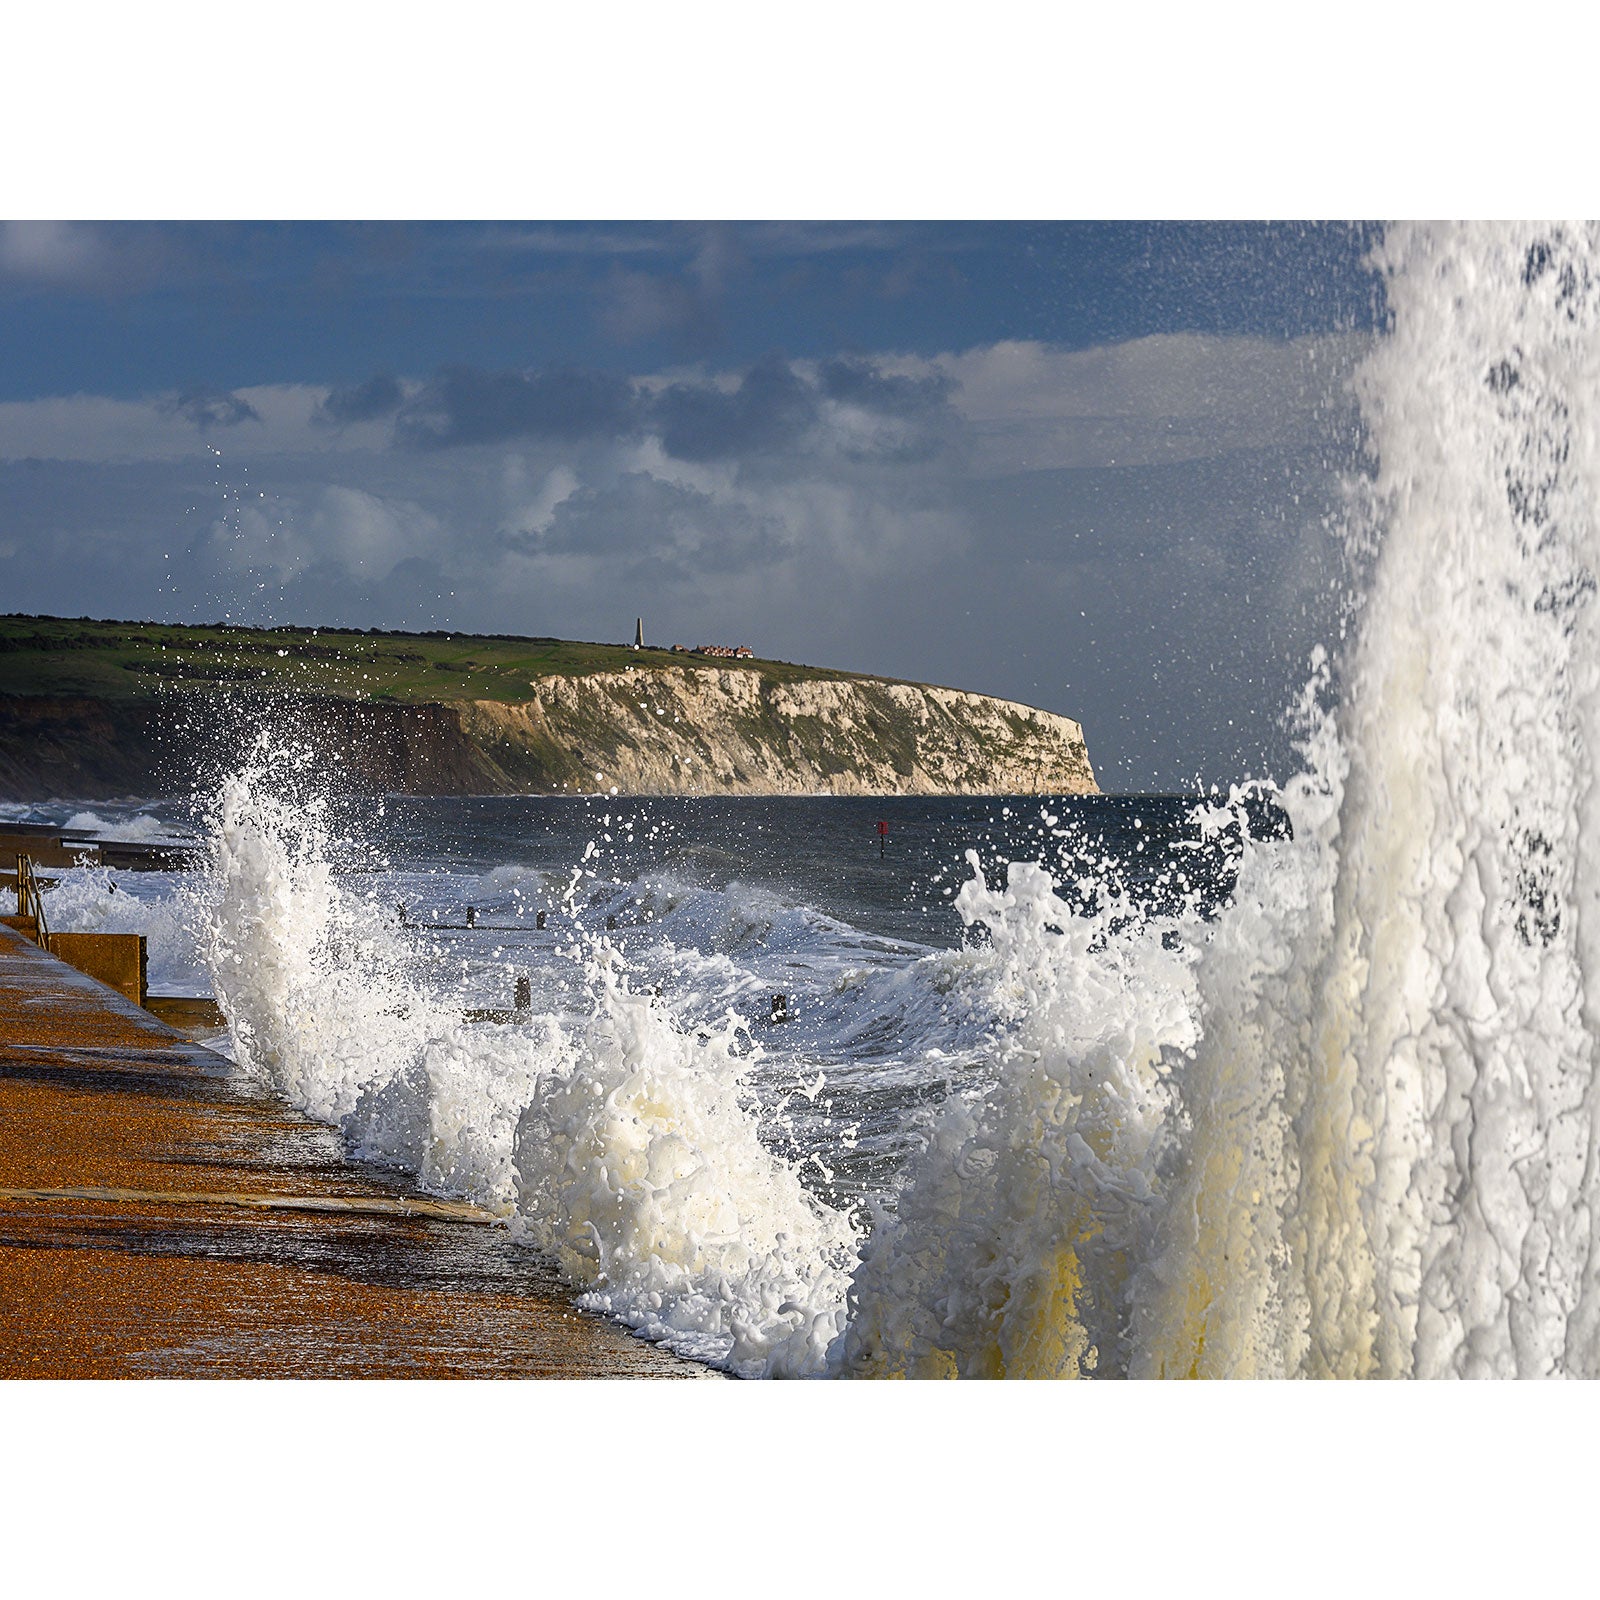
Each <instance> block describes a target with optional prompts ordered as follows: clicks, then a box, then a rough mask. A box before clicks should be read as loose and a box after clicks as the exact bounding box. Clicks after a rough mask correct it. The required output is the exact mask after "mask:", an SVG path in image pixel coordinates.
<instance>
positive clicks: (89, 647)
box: [0, 615, 894, 705]
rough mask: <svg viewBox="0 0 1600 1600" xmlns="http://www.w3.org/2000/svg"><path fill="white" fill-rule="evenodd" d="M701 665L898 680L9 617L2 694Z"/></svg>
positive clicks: (526, 645) (110, 694)
mask: <svg viewBox="0 0 1600 1600" xmlns="http://www.w3.org/2000/svg"><path fill="white" fill-rule="evenodd" d="M696 664H705V665H712V664H714V665H716V666H717V667H719V668H726V669H729V670H734V671H746V672H753V673H756V674H758V675H759V676H760V677H761V678H762V679H763V680H765V681H766V682H767V683H770V684H780V683H797V682H850V681H856V680H860V681H867V682H877V683H883V682H891V681H894V680H890V679H882V678H869V677H864V675H862V674H858V673H850V672H837V671H834V670H831V669H829V668H826V667H802V666H795V665H793V664H792V663H790V662H786V661H761V660H742V661H734V660H728V659H725V658H707V657H704V656H700V655H697V654H693V653H688V654H684V653H674V652H672V651H669V650H649V649H646V650H634V649H632V648H631V647H629V646H626V645H616V644H585V643H581V642H576V641H573V640H568V639H541V638H518V637H516V636H512V635H499V636H497V635H476V634H460V633H382V632H379V631H378V630H376V629H373V630H370V631H368V632H362V631H361V630H359V629H341V628H288V627H285V628H240V627H232V626H227V625H222V624H216V625H212V626H207V627H184V626H180V625H178V624H174V623H165V622H101V621H96V620H93V619H90V618H87V617H80V618H75V619H74V618H64V617H30V616H19V615H11V616H3V617H0V695H56V696H83V697H86V698H90V699H95V700H106V701H112V702H118V701H122V702H125V701H129V700H145V699H151V698H154V697H156V696H157V694H158V693H159V692H160V691H162V690H171V689H186V690H193V691H198V692H202V693H203V692H205V691H206V690H207V689H208V688H214V687H220V686H229V687H233V686H237V685H239V684H255V685H257V686H260V687H271V688H278V689H283V690H289V691H292V692H294V693H297V694H307V695H319V696H331V697H335V698H338V699H342V700H379V701H390V702H396V703H399V704H403V705H422V704H428V703H450V702H457V701H466V700H504V701H507V702H510V703H513V704H514V703H516V702H517V701H521V700H526V699H527V698H528V692H529V689H530V688H531V687H532V686H533V685H534V684H535V683H536V682H537V681H538V680H540V679H543V678H551V677H583V676H586V675H588V674H590V673H595V672H621V671H623V670H625V669H626V668H629V667H633V668H640V667H666V666H688V665H696Z"/></svg>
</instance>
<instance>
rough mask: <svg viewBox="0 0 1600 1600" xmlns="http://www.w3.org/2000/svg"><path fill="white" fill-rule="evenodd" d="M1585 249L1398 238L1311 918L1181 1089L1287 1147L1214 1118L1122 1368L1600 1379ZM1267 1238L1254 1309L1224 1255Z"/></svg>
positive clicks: (1312, 879)
mask: <svg viewBox="0 0 1600 1600" xmlns="http://www.w3.org/2000/svg"><path fill="white" fill-rule="evenodd" d="M1596 254H1597V238H1596V234H1595V231H1594V230H1593V229H1588V230H1569V229H1540V228H1533V227H1513V228H1483V227H1470V228H1402V229H1392V230H1390V232H1389V234H1388V236H1387V238H1386V241H1385V244H1384V246H1383V250H1382V255H1381V265H1382V267H1383V269H1384V271H1385V273H1386V276H1387V281H1388V289H1389V303H1390V306H1391V308H1392V310H1393V314H1394V326H1393V328H1392V330H1391V331H1390V332H1389V333H1388V335H1387V336H1386V337H1385V338H1384V339H1383V340H1382V341H1381V342H1380V344H1379V346H1378V347H1377V349H1376V350H1375V351H1374V353H1373V355H1372V356H1371V358H1370V359H1369V361H1368V362H1367V363H1366V365H1365V367H1364V368H1363V369H1362V371H1361V373H1360V375H1359V385H1360V391H1361V398H1362V403H1363V408H1364V412H1365V415H1366V418H1367V422H1368V426H1369V428H1370V431H1371V436H1372V442H1373V446H1374V449H1375V452H1376V455H1377V458H1378V462H1379V471H1378V477H1377V481H1376V484H1375V486H1374V487H1375V490H1376V504H1377V507H1378V510H1379V516H1380V519H1381V521H1380V523H1379V525H1378V526H1377V527H1375V528H1363V527H1360V526H1357V527H1356V528H1355V529H1354V530H1353V534H1354V537H1356V538H1357V539H1358V540H1363V541H1365V540H1369V539H1370V540H1371V541H1372V542H1373V543H1375V544H1376V547H1377V557H1376V562H1375V565H1374V568H1373V572H1372V578H1371V582H1370V587H1369V590H1368V593H1367V595H1366V597H1365V601H1364V605H1363V607H1362V609H1361V612H1360V616H1359V627H1358V635H1357V642H1356V645H1355V648H1354V651H1353V652H1352V655H1351V658H1350V660H1349V662H1348V664H1347V670H1346V672H1345V675H1344V690H1343V695H1342V700H1341V704H1340V707H1339V711H1338V717H1337V748H1336V749H1334V748H1333V747H1332V746H1331V742H1324V744H1323V745H1322V747H1321V750H1320V752H1319V759H1318V760H1317V761H1316V762H1314V763H1313V774H1312V779H1311V781H1310V782H1308V784H1307V785H1306V787H1305V789H1304V791H1303V792H1304V794H1305V796H1306V797H1307V798H1308V799H1309V798H1310V796H1311V793H1312V791H1313V789H1314V788H1315V787H1316V780H1317V778H1318V777H1320V778H1321V779H1322V780H1323V788H1324V790H1325V793H1326V795H1327V796H1328V798H1329V800H1330V801H1331V802H1332V809H1330V810H1328V811H1327V812H1326V814H1325V815H1324V816H1322V817H1321V818H1320V819H1318V820H1317V821H1315V822H1314V823H1313V824H1312V826H1310V827H1309V828H1307V829H1305V830H1303V838H1302V847H1303V848H1304V849H1305V850H1308V851H1312V852H1316V853H1317V856H1316V859H1307V858H1302V859H1301V861H1300V862H1299V863H1298V864H1297V867H1296V870H1302V871H1304V873H1305V875H1306V877H1307V881H1308V885H1309V887H1310V888H1311V889H1312V890H1313V893H1312V894H1311V896H1310V898H1309V900H1308V909H1309V910H1310V911H1311V914H1310V915H1308V916H1307V917H1306V918H1305V919H1304V920H1303V922H1302V923H1301V924H1300V925H1299V927H1298V928H1297V929H1296V928H1293V927H1285V929H1284V930H1283V931H1284V933H1285V935H1286V936H1287V938H1288V940H1289V943H1288V946H1287V948H1288V950H1289V952H1290V959H1289V960H1288V961H1287V962H1285V963H1280V964H1278V970H1277V972H1276V974H1275V975H1274V977H1273V979H1272V983H1273V985H1274V986H1275V988H1276V990H1277V993H1276V995H1275V996H1274V995H1269V994H1268V993H1267V991H1266V990H1265V989H1264V988H1263V985H1262V983H1261V981H1260V980H1259V979H1256V980H1251V979H1248V978H1247V977H1246V975H1244V974H1239V973H1236V974H1234V975H1233V978H1232V983H1231V990H1232V993H1231V997H1230V994H1229V992H1228V991H1229V987H1230V985H1229V984H1226V983H1224V984H1217V985H1214V986H1213V991H1214V992H1213V994H1212V996H1211V999H1210V1003H1209V1005H1208V1008H1207V1019H1206V1037H1205V1040H1204V1042H1203V1044H1202V1047H1201V1049H1200V1051H1199V1052H1198V1054H1197V1057H1196V1060H1195V1062H1194V1063H1193V1064H1192V1066H1191V1067H1190V1069H1189V1071H1188V1074H1187V1079H1188V1081H1190V1082H1212V1083H1221V1082H1233V1083H1237V1084H1243V1085H1253V1086H1254V1094H1255V1096H1256V1099H1255V1102H1254V1109H1253V1117H1254V1120H1255V1122H1256V1124H1257V1125H1258V1126H1259V1125H1261V1124H1265V1125H1266V1126H1268V1127H1269V1128H1271V1129H1272V1130H1273V1132H1272V1139H1273V1141H1274V1142H1279V1143H1281V1145H1282V1154H1281V1155H1278V1156H1274V1155H1271V1154H1268V1155H1267V1156H1266V1158H1265V1159H1260V1160H1256V1161H1254V1162H1252V1161H1251V1157H1252V1155H1253V1153H1254V1152H1255V1149H1256V1145H1257V1140H1256V1138H1255V1137H1254V1136H1252V1138H1250V1139H1246V1138H1245V1137H1244V1130H1243V1129H1238V1130H1235V1131H1233V1132H1231V1133H1230V1132H1229V1131H1228V1129H1227V1125H1226V1124H1223V1125H1221V1127H1220V1128H1219V1126H1218V1125H1216V1124H1213V1125H1212V1126H1210V1127H1209V1128H1202V1127H1199V1126H1197V1128H1196V1132H1195V1134H1194V1136H1193V1138H1192V1140H1191V1144H1190V1153H1191V1162H1190V1165H1191V1172H1190V1177H1189V1181H1188V1184H1187V1187H1186V1189H1185V1190H1184V1195H1183V1199H1184V1203H1183V1205H1181V1206H1180V1205H1179V1203H1178V1201H1177V1198H1176V1197H1175V1198H1174V1201H1173V1203H1172V1204H1171V1205H1170V1206H1169V1207H1168V1209H1167V1218H1168V1226H1167V1228H1166V1229H1165V1237H1164V1241H1163V1250H1162V1252H1161V1253H1160V1255H1159V1256H1158V1265H1159V1267H1160V1269H1161V1270H1160V1272H1159V1273H1158V1274H1157V1275H1156V1276H1157V1277H1159V1279H1160V1281H1161V1282H1162V1283H1163V1284H1164V1285H1166V1286H1167V1292H1166V1293H1165V1294H1164V1295H1162V1294H1154V1295H1152V1296H1151V1297H1150V1298H1149V1299H1148V1300H1147V1302H1146V1303H1145V1305H1144V1306H1143V1307H1142V1308H1141V1311H1142V1316H1141V1321H1140V1329H1141V1337H1142V1343H1141V1349H1140V1358H1139V1360H1138V1361H1137V1362H1136V1363H1135V1364H1134V1367H1133V1370H1135V1371H1150V1372H1164V1373H1172V1374H1181V1373H1190V1372H1193V1373H1200V1374H1207V1373H1221V1372H1248V1371H1263V1372H1271V1371H1281V1372H1287V1373H1304V1374H1307V1375H1350V1376H1356V1375H1363V1374H1371V1375H1416V1376H1434V1375H1445V1374H1455V1375H1462V1376H1472V1375H1484V1376H1488V1375H1504V1376H1510V1375H1543V1374H1557V1373H1567V1374H1572V1375H1593V1374H1595V1373H1596V1372H1597V1371H1600V1339H1597V1331H1600V1330H1597V1322H1600V1285H1597V1282H1596V1269H1595V1264H1594V1250H1595V1244H1594V1241H1595V1238H1596V1233H1595V1228H1594V1207H1595V1200H1596V1195H1595V1188H1594V1185H1595V1182H1596V1175H1595V1174H1596V1168H1595V1161H1594V1152H1595V1135H1596V1129H1597V1126H1600V1119H1597V1112H1600V1105H1597V1102H1596V1095H1597V1089H1596V1083H1595V1073H1594V1066H1595V1060H1594V1050H1595V1037H1596V1033H1595V1016H1594V1011H1593V1007H1594V1003H1595V1002H1594V998H1593V996H1594V985H1595V977H1596V974H1597V971H1600V968H1597V966H1596V955H1597V951H1596V949H1595V944H1594V940H1595V934H1594V907H1595V902H1596V883H1595V863H1594V860H1593V850H1592V846H1591V845H1590V843H1589V841H1590V840H1592V838H1593V837H1594V836H1595V835H1594V833H1593V828H1594V825H1595V823H1596V821H1597V817H1596V814H1595V813H1596V800H1595V784H1594V769H1593V755H1592V752H1593V749H1594V738H1595V732H1596V728H1595V709H1596V687H1597V686H1596V672H1597V667H1600V657H1597V653H1596V649H1595V644H1596V641H1595V638H1594V618H1593V606H1592V603H1591V601H1592V596H1593V592H1594V585H1595V578H1594V573H1595V570H1596V557H1597V554H1600V552H1597V550H1596V529H1595V525H1594V520H1593V515H1594V507H1595V505H1596V489H1597V487H1600V485H1597V484H1596V481H1595V472H1596V461H1595V454H1594V439H1595V429H1596V426H1597V423H1600V415H1597V412H1596V406H1597V403H1600V325H1597V310H1600V307H1597V286H1596V277H1595V270H1596ZM1219 975H1220V974H1219ZM1285 980H1288V981H1285ZM1264 1001H1265V1002H1266V1003H1265V1004H1263V1002H1264ZM1249 1017H1254V1018H1255V1019H1256V1021H1255V1023H1254V1024H1253V1025H1252V1026H1250V1027H1249V1028H1248V1030H1247V1031H1241V1029H1240V1027H1239V1025H1238V1019H1241V1018H1249ZM1208 1140H1209V1143H1210V1146H1211V1149H1210V1151H1209V1153H1208V1154H1202V1152H1203V1150H1204V1148H1205V1145H1206V1142H1207V1141H1208ZM1230 1162H1232V1163H1234V1164H1237V1165H1238V1166H1240V1167H1241V1168H1242V1167H1244V1166H1246V1165H1248V1166H1249V1167H1250V1171H1251V1174H1252V1178H1251V1181H1250V1182H1248V1183H1245V1184H1239V1183H1236V1182H1234V1181H1232V1180H1231V1179H1230V1177H1229V1172H1228V1169H1229V1166H1230ZM1258 1196H1259V1199H1258V1198H1257V1197H1258ZM1196 1216H1199V1217H1200V1218H1202V1219H1203V1220H1202V1221H1201V1222H1200V1223H1199V1224H1198V1225H1196V1223H1195V1222H1194V1221H1193V1220H1192V1219H1193V1218H1194V1217H1196ZM1257 1216H1264V1217H1266V1218H1269V1219H1273V1218H1275V1219H1277V1220H1276V1222H1274V1223H1272V1224H1271V1225H1270V1226H1269V1227H1268V1229H1267V1231H1268V1232H1269V1233H1270V1232H1271V1231H1272V1228H1273V1227H1280V1226H1281V1230H1282V1234H1281V1238H1282V1243H1281V1245H1280V1246H1276V1247H1275V1250H1274V1254H1275V1256H1276V1258H1277V1260H1278V1261H1279V1266H1278V1269H1277V1271H1276V1273H1275V1276H1274V1284H1275V1289H1274V1292H1273V1294H1272V1295H1270V1296H1267V1297H1263V1296H1261V1295H1260V1294H1259V1293H1258V1291H1257V1290H1256V1289H1255V1288H1254V1286H1253V1285H1252V1283H1251V1279H1250V1275H1249V1273H1248V1272H1243V1273H1241V1272H1237V1271H1236V1270H1235V1269H1236V1267H1237V1266H1238V1261H1237V1258H1236V1257H1235V1256H1234V1255H1233V1254H1232V1252H1219V1250H1218V1248H1217V1245H1216V1241H1218V1240H1223V1239H1226V1240H1230V1241H1231V1240H1236V1239H1238V1238H1239V1237H1240V1236H1241V1235H1242V1234H1248V1233H1249V1231H1250V1229H1251V1226H1252V1218H1254V1217H1257ZM1247 1259H1250V1258H1247ZM1175 1286H1182V1287H1181V1292H1177V1291H1176V1289H1175Z"/></svg>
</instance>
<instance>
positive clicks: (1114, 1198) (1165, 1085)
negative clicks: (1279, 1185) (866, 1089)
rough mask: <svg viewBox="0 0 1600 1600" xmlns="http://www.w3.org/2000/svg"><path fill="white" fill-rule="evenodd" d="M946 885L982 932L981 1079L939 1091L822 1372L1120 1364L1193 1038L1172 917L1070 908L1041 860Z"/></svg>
mask: <svg viewBox="0 0 1600 1600" xmlns="http://www.w3.org/2000/svg"><path fill="white" fill-rule="evenodd" d="M969 865H970V867H971V870H972V874H973V875H972V877H971V879H970V880H969V881H968V882H967V883H966V884H965V885H964V886H963V888H962V890H961V892H960V894H959V895H958V896H957V897H956V908H957V910H958V911H959V913H960V914H961V916H962V918H963V920H964V921H965V922H967V923H968V924H969V925H982V926H983V927H985V928H987V930H988V932H989V937H990V941H991V949H990V951H989V952H988V955H989V960H988V961H987V963H986V964H985V965H986V971H985V973H984V987H985V990H986V998H987V999H988V1001H989V1003H990V1005H991V1006H992V1008H993V1010H992V1013H991V1015H992V1018H993V1022H992V1032H991V1043H990V1050H991V1052H992V1055H991V1067H992V1078H991V1079H990V1081H989V1082H988V1083H987V1084H986V1085H985V1086H984V1087H983V1088H982V1089H981V1090H979V1091H978V1092H976V1093H974V1094H972V1095H971V1096H970V1097H969V1096H956V1097H953V1098H952V1099H951V1100H950V1101H949V1102H948V1103H947V1104H946V1106H945V1107H944V1109H943V1110H942V1112H941V1113H940V1114H939V1115H938V1117H937V1118H936V1119H935V1121H934V1123H933V1125H932V1127H931V1129H930V1130H929V1134H928V1139H927V1146H926V1149H925V1150H924V1151H923V1153H922V1154H921V1156H920V1157H919V1159H918V1160H917V1161H916V1162H915V1163H914V1164H913V1165H912V1167H911V1169H910V1172H909V1174H908V1177H907V1181H906V1182H905V1184H904V1186H903V1187H902V1188H901V1189H900V1191H899V1193H898V1194H897V1195H896V1196H895V1204H894V1211H893V1214H892V1215H890V1214H889V1213H888V1212H887V1210H885V1209H881V1208H880V1212H879V1215H878V1218H877V1225H876V1227H875V1229H874V1231H873V1233H872V1236H871V1238H870V1239H869V1241H868V1244H867V1246H866V1249H865V1251H864V1254H863V1259H862V1264H861V1267H860V1268H859V1270H858V1271H857V1273H856V1275H855V1279H854V1281H853V1283H852V1285H851V1290H850V1304H851V1315H850V1321H849V1324H848V1326H847V1328H846V1330H845V1332H844V1334H843V1336H842V1337H841V1338H840V1340H839V1341H838V1342H837V1343H836V1345H835V1347H834V1349H833V1351H832V1352H831V1360H832V1364H833V1368H834V1370H835V1371H837V1372H840V1373H842V1374H846V1375H850V1376H865V1377H887V1376H905V1377H1076V1376H1080V1375H1087V1374H1090V1373H1094V1372H1097V1371H1100V1370H1102V1369H1104V1370H1111V1371H1119V1370H1122V1368H1123V1367H1124V1366H1125V1364H1126V1360H1127V1352H1126V1350H1125V1348H1124V1341H1125V1328H1126V1324H1127V1320H1128V1305H1127V1296H1128V1292H1129V1287H1130V1282H1131V1274H1132V1273H1133V1271H1134V1269H1135V1268H1136V1267H1137V1266H1138V1264H1139V1261H1140V1259H1141V1256H1142V1253H1143V1250H1144V1245H1145V1240H1146V1237H1147V1235H1148V1233H1149V1231H1150V1227H1151V1207H1152V1205H1153V1203H1154V1201H1155V1199H1156V1197H1157V1182H1158V1172H1157V1168H1158V1162H1159V1157H1160V1154H1161V1134H1162V1132H1163V1129H1164V1127H1165V1125H1166V1122H1167V1120H1168V1116H1169V1113H1170V1106H1171V1087H1170V1081H1169V1075H1170V1070H1171V1067H1172V1065H1173V1064H1174V1062H1176V1061H1177V1060H1178V1059H1179V1058H1180V1057H1181V1055H1182V1053H1183V1052H1184V1051H1185V1050H1186V1049H1188V1048H1189V1047H1191V1046H1192V1045H1193V1043H1194V1040H1195V1000H1194V992H1193V979H1192V974H1191V965H1192V961H1191V957H1190V956H1189V955H1188V953H1187V952H1186V948H1185V945H1184V942H1183V940H1182V939H1181V938H1180V937H1173V938H1172V939H1170V940H1168V939H1166V938H1163V936H1162V935H1163V933H1164V932H1165V933H1168V934H1173V935H1176V934H1177V931H1178V930H1177V926H1176V924H1174V923H1168V924H1166V925H1165V926H1164V927H1163V926H1162V925H1159V924H1152V923H1151V922H1149V921H1148V920H1147V919H1145V918H1144V917H1141V916H1138V915H1137V914H1136V913H1135V911H1134V910H1133V908H1132V907H1130V906H1129V905H1127V904H1126V903H1125V902H1122V901H1119V900H1115V899H1113V900H1108V901H1107V903H1106V904H1105V905H1104V906H1102V908H1101V909H1100V910H1099V912H1098V913H1097V914H1096V915H1094V916H1074V915H1073V914H1072V912H1071V910H1070V908H1069V907H1068V906H1067V904H1066V903H1065V902H1064V901H1063V900H1062V899H1061V898H1060V896H1059V895H1058V894H1057V892H1056V891H1057V887H1058V886H1057V884H1056V882H1055V880H1054V879H1052V877H1051V876H1050V875H1049V874H1048V873H1047V872H1046V871H1045V870H1044V869H1043V868H1042V867H1039V866H1037V865H1034V864H1029V863H1017V862H1013V863H1012V864H1011V865H1010V866H1009V868H1008V870H1007V874H1006V883H1005V886H1004V887H1003V888H991V887H990V886H989V885H988V883H987V882H986V880H985V878H984V875H983V873H982V870H981V867H980V864H979V861H978V858H977V856H976V854H973V855H971V856H969Z"/></svg>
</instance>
